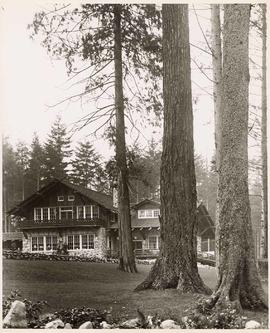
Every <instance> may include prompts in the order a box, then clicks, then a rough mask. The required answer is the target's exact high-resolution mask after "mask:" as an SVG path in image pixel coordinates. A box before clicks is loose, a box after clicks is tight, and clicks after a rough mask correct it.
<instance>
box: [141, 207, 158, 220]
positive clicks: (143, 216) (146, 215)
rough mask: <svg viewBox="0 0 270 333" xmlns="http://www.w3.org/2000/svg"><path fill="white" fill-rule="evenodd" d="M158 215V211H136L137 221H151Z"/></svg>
mask: <svg viewBox="0 0 270 333" xmlns="http://www.w3.org/2000/svg"><path fill="white" fill-rule="evenodd" d="M159 214H160V210H159V209H142V210H138V218H139V219H152V218H157V217H158V216H159Z"/></svg>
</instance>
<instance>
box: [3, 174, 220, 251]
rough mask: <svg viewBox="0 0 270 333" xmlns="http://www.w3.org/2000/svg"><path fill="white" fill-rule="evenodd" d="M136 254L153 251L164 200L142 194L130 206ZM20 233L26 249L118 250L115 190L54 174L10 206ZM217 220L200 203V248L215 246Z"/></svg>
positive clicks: (206, 249)
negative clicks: (92, 187) (90, 186)
mask: <svg viewBox="0 0 270 333" xmlns="http://www.w3.org/2000/svg"><path fill="white" fill-rule="evenodd" d="M131 211H132V212H131V219H132V222H131V226H132V235H133V244H134V251H135V254H136V256H146V257H155V256H157V255H158V253H159V245H160V224H159V214H160V203H159V202H156V201H153V200H148V199H146V200H143V201H142V202H140V203H138V204H136V205H134V206H132V210H131ZM9 214H10V215H12V219H13V220H15V221H16V225H17V228H18V230H19V231H21V235H22V251H23V252H32V253H39V252H41V253H53V252H55V251H56V250H57V249H61V248H63V247H66V248H67V251H68V253H69V254H70V255H85V256H98V257H105V256H108V255H109V256H117V254H118V225H117V209H116V208H115V207H114V206H113V199H112V197H111V196H109V195H106V194H104V193H101V192H97V191H93V190H90V189H86V188H83V187H81V186H78V185H74V184H72V183H70V182H67V181H65V180H59V179H55V180H53V181H52V182H51V183H49V184H48V185H46V186H45V187H43V188H42V189H40V190H39V191H38V192H36V193H35V194H33V195H32V196H30V197H29V198H27V199H26V200H24V201H22V202H21V203H20V204H19V205H17V206H16V207H14V208H13V209H11V210H10V212H9ZM214 236H215V232H214V223H213V221H212V219H211V217H210V216H209V214H208V212H207V210H206V208H205V206H204V205H203V204H200V205H199V206H198V235H197V244H198V251H199V252H213V251H214Z"/></svg>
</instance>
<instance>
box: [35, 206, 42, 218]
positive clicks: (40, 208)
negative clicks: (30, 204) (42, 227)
mask: <svg viewBox="0 0 270 333" xmlns="http://www.w3.org/2000/svg"><path fill="white" fill-rule="evenodd" d="M37 209H40V219H37ZM42 220H43V210H42V208H41V207H36V208H34V221H42Z"/></svg>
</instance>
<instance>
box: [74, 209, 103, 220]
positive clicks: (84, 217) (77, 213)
mask: <svg viewBox="0 0 270 333" xmlns="http://www.w3.org/2000/svg"><path fill="white" fill-rule="evenodd" d="M80 207H82V208H83V217H82V218H83V219H84V220H85V219H86V207H90V219H91V220H92V219H93V218H94V217H93V211H94V209H93V208H94V207H97V210H98V214H97V215H98V216H97V217H95V218H97V219H98V218H99V206H97V205H85V206H77V209H76V218H77V220H78V219H81V217H79V208H80Z"/></svg>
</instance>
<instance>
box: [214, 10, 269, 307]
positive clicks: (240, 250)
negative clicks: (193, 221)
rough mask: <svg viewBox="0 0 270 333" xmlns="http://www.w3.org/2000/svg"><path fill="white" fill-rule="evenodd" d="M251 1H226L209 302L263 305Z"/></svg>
mask: <svg viewBox="0 0 270 333" xmlns="http://www.w3.org/2000/svg"><path fill="white" fill-rule="evenodd" d="M249 17H250V5H245V4H230V5H224V29H223V31H224V44H223V45H224V47H223V55H224V57H223V83H222V87H223V88H222V89H223V101H222V103H223V112H222V116H221V128H222V132H221V147H220V148H221V149H220V177H219V185H218V199H219V224H218V228H219V260H220V263H219V268H218V277H219V278H218V284H217V288H216V291H215V292H214V293H213V295H212V297H211V301H212V306H216V307H222V306H224V305H227V304H228V303H231V304H233V305H234V306H235V307H236V308H237V309H241V308H242V307H243V308H253V309H254V308H265V307H267V300H266V297H265V295H264V293H263V289H262V287H261V283H260V280H259V276H258V271H257V267H256V260H255V250H254V242H253V235H252V225H251V217H250V204H249V192H248V145H247V141H248V96H249V91H248V88H249V54H248V40H249V38H248V35H249Z"/></svg>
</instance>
